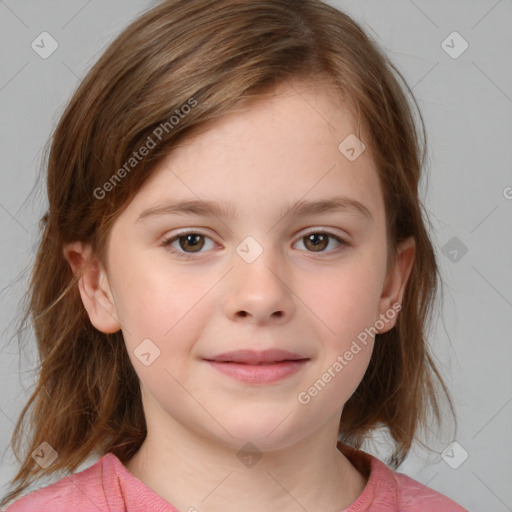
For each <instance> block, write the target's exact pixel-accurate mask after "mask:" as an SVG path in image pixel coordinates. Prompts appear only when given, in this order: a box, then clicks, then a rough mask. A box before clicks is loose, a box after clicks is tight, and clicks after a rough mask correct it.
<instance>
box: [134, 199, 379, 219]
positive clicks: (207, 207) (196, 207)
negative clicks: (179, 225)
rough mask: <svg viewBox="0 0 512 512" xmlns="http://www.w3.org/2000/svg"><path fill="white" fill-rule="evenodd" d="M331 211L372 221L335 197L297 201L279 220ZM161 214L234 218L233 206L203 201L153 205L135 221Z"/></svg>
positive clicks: (365, 212)
mask: <svg viewBox="0 0 512 512" xmlns="http://www.w3.org/2000/svg"><path fill="white" fill-rule="evenodd" d="M331 212H347V213H350V214H352V215H358V216H361V217H363V218H365V219H368V220H370V221H373V217H372V214H371V212H370V210H369V209H368V208H367V207H366V206H365V205H364V204H362V203H361V202H359V201H357V200H355V199H351V198H349V197H344V196H337V197H332V198H329V199H322V200H317V201H304V200H299V201H295V202H291V203H287V204H285V205H284V206H283V208H282V209H281V218H282V217H284V216H285V215H288V214H292V215H294V216H296V217H300V216H307V215H320V214H324V213H331ZM163 215H197V216H208V215H213V216H215V217H220V218H231V219H232V218H234V217H236V215H237V209H236V207H235V206H234V205H233V204H231V203H227V202H224V203H221V204H219V203H216V202H214V201H205V200H183V201H175V202H170V203H166V204H162V205H158V206H155V207H153V208H149V209H147V210H144V211H143V212H142V213H141V214H140V215H139V217H138V218H137V220H136V222H137V223H138V222H144V221H146V220H148V219H150V218H152V217H159V216H163Z"/></svg>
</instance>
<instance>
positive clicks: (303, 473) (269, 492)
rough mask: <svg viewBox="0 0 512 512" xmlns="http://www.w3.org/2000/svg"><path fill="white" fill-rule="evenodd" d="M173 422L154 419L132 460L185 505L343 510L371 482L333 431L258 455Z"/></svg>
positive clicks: (151, 482)
mask: <svg viewBox="0 0 512 512" xmlns="http://www.w3.org/2000/svg"><path fill="white" fill-rule="evenodd" d="M167 426H168V425H167ZM174 427H175V428H172V429H171V431H172V432H169V430H168V429H166V431H165V433H164V432H159V431H158V430H157V429H150V425H148V435H147V437H146V439H145V441H144V443H143V444H142V446H141V448H140V449H139V451H138V452H137V453H136V454H135V456H134V457H133V458H132V459H131V460H130V461H129V462H128V463H127V464H126V467H127V469H128V470H129V471H130V472H131V473H132V474H133V475H134V476H135V477H137V478H138V479H139V480H141V481H142V482H143V483H144V484H145V485H146V486H147V487H149V488H150V489H152V490H153V491H155V492H156V493H157V494H158V495H160V496H161V497H162V498H163V499H164V500H166V501H167V502H169V503H170V504H172V505H173V506H174V507H176V508H177V509H178V510H187V511H189V510H190V511H194V510H197V511H200V512H220V511H222V512H224V511H225V510H244V511H246V512H260V511H262V510H280V511H282V512H287V511H297V510H324V511H325V512H339V511H340V510H343V509H345V508H347V507H349V506H350V505H351V504H352V503H353V502H354V501H355V500H356V499H357V498H358V497H359V496H360V495H361V493H362V492H363V489H364V486H365V485H366V478H365V476H363V475H362V474H361V473H360V472H359V471H358V470H357V469H356V468H355V467H354V466H353V465H352V464H351V462H350V461H349V459H348V458H347V457H346V456H345V455H343V454H342V453H341V452H340V451H339V450H338V449H337V448H336V436H335V437H334V438H333V437H332V435H328V432H321V433H317V435H315V436H311V437H309V438H307V439H304V440H302V441H301V442H298V443H296V444H294V445H291V446H288V447H286V448H284V449H280V450H273V451H267V452H264V453H259V452H256V454H253V455H252V457H253V458H251V454H250V453H249V452H243V451H242V452H241V451H240V450H237V449H234V448H232V447H228V446H225V445H222V444H220V443H218V442H217V443H216V442H213V440H212V439H207V438H205V437H201V436H198V435H197V434H196V433H191V432H189V431H186V430H185V429H182V428H180V427H179V426H178V425H174ZM331 430H332V429H331ZM336 435H337V432H336ZM244 455H245V456H244ZM255 497H256V498H257V499H255Z"/></svg>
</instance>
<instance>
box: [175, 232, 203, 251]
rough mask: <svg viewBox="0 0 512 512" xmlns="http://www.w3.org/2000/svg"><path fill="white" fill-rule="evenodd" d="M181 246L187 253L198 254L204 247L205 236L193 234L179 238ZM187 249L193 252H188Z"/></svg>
mask: <svg viewBox="0 0 512 512" xmlns="http://www.w3.org/2000/svg"><path fill="white" fill-rule="evenodd" d="M178 240H179V246H180V248H181V249H183V250H184V251H185V252H198V251H200V250H201V249H202V248H203V246H204V237H203V235H198V234H191V235H184V236H180V237H179V238H178ZM187 249H191V251H187Z"/></svg>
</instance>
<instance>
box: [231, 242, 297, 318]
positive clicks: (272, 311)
mask: <svg viewBox="0 0 512 512" xmlns="http://www.w3.org/2000/svg"><path fill="white" fill-rule="evenodd" d="M259 238H260V241H261V243H260V241H259V240H257V239H256V237H255V236H247V237H246V238H244V239H243V240H242V242H240V244H239V245H238V246H237V247H236V249H235V251H236V254H234V255H233V265H234V269H233V272H231V273H230V274H231V278H230V279H231V282H230V286H229V290H228V297H227V300H226V308H227V311H226V313H227V314H228V315H230V316H231V317H234V316H241V317H247V316H250V317H251V318H253V320H255V321H257V322H265V321H269V320H270V319H271V318H275V317H279V318H283V317H286V318H287V317H289V316H290V315H291V314H292V313H293V311H294V308H295V306H294V302H293V294H292V293H291V291H290V288H289V285H288V284H287V272H286V271H285V268H286V262H284V260H283V259H282V255H280V252H279V250H278V248H277V247H273V246H271V242H270V240H271V237H266V238H263V237H261V236H260V237H259Z"/></svg>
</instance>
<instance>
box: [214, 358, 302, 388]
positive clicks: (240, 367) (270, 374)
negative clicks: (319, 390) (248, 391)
mask: <svg viewBox="0 0 512 512" xmlns="http://www.w3.org/2000/svg"><path fill="white" fill-rule="evenodd" d="M207 362H208V363H210V364H211V365H212V366H213V367H214V368H215V369H216V370H218V371H219V372H221V373H223V374H224V375H228V376H229V377H233V378H234V379H237V380H239V381H241V382H246V383H248V384H268V383H271V382H276V381H278V380H281V379H284V378H285V377H289V376H290V375H293V374H294V373H297V372H298V371H300V370H301V369H302V368H303V367H304V365H305V364H306V363H307V362H308V359H300V360H298V361H282V362H279V363H274V364H243V363H223V362H219V361H207Z"/></svg>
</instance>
